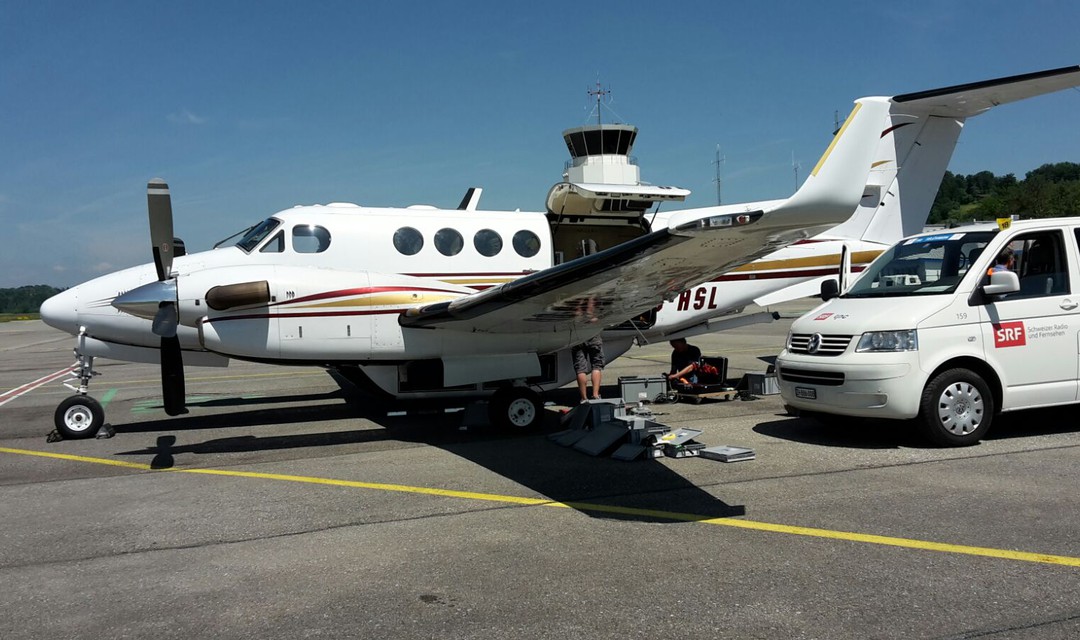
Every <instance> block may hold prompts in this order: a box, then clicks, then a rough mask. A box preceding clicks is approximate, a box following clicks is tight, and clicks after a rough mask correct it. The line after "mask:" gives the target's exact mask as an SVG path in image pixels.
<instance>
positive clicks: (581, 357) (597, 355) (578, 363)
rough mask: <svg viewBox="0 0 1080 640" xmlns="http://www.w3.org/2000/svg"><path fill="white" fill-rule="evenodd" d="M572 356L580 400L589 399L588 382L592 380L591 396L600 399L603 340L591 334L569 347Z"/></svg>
mask: <svg viewBox="0 0 1080 640" xmlns="http://www.w3.org/2000/svg"><path fill="white" fill-rule="evenodd" d="M570 353H571V355H573V357H574V371H576V372H577V385H578V391H580V392H581V402H582V403H585V402H588V401H589V396H588V386H589V385H588V382H589V380H590V378H591V380H592V398H593V400H599V399H600V378H601V377H602V376H603V373H602V371H603V370H604V341H603V340H601V339H600V336H593V337H592V338H589V339H588V340H586V341H585V342H583V343H581V344H579V345H574V346H573V347H572V348H571V349H570Z"/></svg>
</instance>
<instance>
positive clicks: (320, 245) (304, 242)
mask: <svg viewBox="0 0 1080 640" xmlns="http://www.w3.org/2000/svg"><path fill="white" fill-rule="evenodd" d="M329 246H330V232H329V231H327V230H326V229H325V228H323V227H320V226H318V225H314V224H302V225H296V226H295V227H293V230H292V248H293V251H295V252H297V253H322V252H323V251H326V248H327V247H329Z"/></svg>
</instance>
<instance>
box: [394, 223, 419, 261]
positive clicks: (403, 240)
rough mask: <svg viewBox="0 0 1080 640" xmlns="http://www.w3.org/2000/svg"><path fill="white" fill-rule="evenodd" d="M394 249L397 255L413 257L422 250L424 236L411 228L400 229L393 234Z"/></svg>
mask: <svg viewBox="0 0 1080 640" xmlns="http://www.w3.org/2000/svg"><path fill="white" fill-rule="evenodd" d="M394 248H395V249H397V250H398V252H399V253H403V254H405V255H407V256H415V255H416V254H418V253H420V250H421V249H423V248H424V236H423V234H421V233H420V232H419V231H417V230H416V229H413V228H412V227H402V228H400V229H398V230H397V231H395V232H394Z"/></svg>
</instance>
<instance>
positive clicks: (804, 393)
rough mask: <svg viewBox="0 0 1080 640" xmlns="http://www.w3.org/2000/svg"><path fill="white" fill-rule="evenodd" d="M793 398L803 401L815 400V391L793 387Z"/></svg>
mask: <svg viewBox="0 0 1080 640" xmlns="http://www.w3.org/2000/svg"><path fill="white" fill-rule="evenodd" d="M795 397H796V398H802V399H803V400H817V389H807V388H806V387H795Z"/></svg>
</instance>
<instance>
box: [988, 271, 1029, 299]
mask: <svg viewBox="0 0 1080 640" xmlns="http://www.w3.org/2000/svg"><path fill="white" fill-rule="evenodd" d="M1019 290H1020V277H1019V276H1017V275H1016V274H1015V273H1013V272H1012V271H995V272H993V273H991V274H990V284H984V285H983V288H982V292H983V294H985V295H988V296H1000V295H1002V294H1006V293H1016V292H1017V291H1019Z"/></svg>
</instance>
